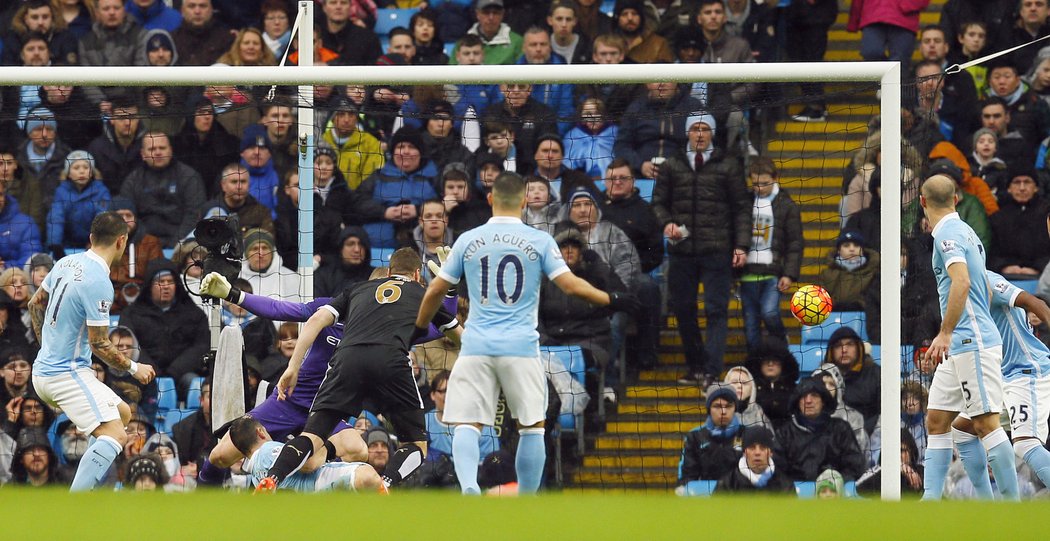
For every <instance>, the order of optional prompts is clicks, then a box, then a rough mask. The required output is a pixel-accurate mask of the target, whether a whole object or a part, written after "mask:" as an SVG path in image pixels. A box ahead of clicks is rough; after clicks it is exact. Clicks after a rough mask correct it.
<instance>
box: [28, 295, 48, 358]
mask: <svg viewBox="0 0 1050 541" xmlns="http://www.w3.org/2000/svg"><path fill="white" fill-rule="evenodd" d="M47 299H48V293H47V290H45V289H44V288H42V287H41V288H37V290H36V293H34V294H33V298H31V299H29V304H28V309H29V318H30V320H32V323H33V334H35V335H36V343H38V344H41V343H43V336H42V335H43V332H44V312H45V311H46V310H47Z"/></svg>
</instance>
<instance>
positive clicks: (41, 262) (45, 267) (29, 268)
mask: <svg viewBox="0 0 1050 541" xmlns="http://www.w3.org/2000/svg"><path fill="white" fill-rule="evenodd" d="M53 268H55V258H53V257H51V256H50V255H48V254H45V253H39V254H33V257H31V258H30V259H29V263H27V264H26V266H25V268H24V270H25V271H26V274H28V275H29V296H30V297H32V296H33V294H34V293H36V290H37V288H38V287H40V284H41V282H43V281H44V277H45V276H47V273H49V272H51V269H53Z"/></svg>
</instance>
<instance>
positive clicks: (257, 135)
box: [241, 124, 281, 220]
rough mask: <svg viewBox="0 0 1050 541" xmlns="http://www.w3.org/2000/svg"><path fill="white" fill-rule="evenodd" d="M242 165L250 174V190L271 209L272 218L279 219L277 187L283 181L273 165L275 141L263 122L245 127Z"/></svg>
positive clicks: (242, 140) (253, 195)
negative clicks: (273, 141) (271, 140)
mask: <svg viewBox="0 0 1050 541" xmlns="http://www.w3.org/2000/svg"><path fill="white" fill-rule="evenodd" d="M241 165H243V166H244V167H245V168H247V169H248V174H249V175H250V177H251V178H250V180H249V184H248V186H249V189H248V192H249V193H250V194H251V196H252V197H254V198H255V199H256V200H257V201H259V203H261V204H262V205H263V206H265V207H266V208H268V209H270V218H272V219H274V220H276V219H277V187H278V186H279V185H280V183H281V181H280V178H279V176H278V174H277V169H276V168H275V167H274V165H273V143H271V142H270V136H269V135H268V134H267V133H266V128H265V127H264V126H263V125H261V124H253V125H251V126H248V127H247V128H245V129H244V135H243V136H242V137H241Z"/></svg>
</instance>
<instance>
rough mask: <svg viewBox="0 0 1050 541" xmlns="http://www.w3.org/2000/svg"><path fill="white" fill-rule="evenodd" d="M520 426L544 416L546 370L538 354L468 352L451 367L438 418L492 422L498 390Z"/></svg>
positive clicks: (533, 422) (468, 421)
mask: <svg viewBox="0 0 1050 541" xmlns="http://www.w3.org/2000/svg"><path fill="white" fill-rule="evenodd" d="M500 389H503V395H504V396H505V397H506V398H507V407H508V408H509V409H510V412H511V415H513V416H514V418H515V419H517V420H518V423H520V424H521V425H522V426H531V425H534V424H536V423H538V422H540V421H542V420H544V419H545V418H546V416H547V374H546V372H545V371H544V370H543V365H542V364H541V363H540V358H539V357H506V356H495V357H493V356H489V355H469V356H465V357H462V356H461V357H460V358H459V359H457V360H456V364H455V366H453V367H452V375H451V376H450V377H449V380H448V389H447V391H448V392H447V394H446V395H445V411H444V413H443V416H442V419H443V420H444V422H445V423H448V424H460V423H477V424H482V425H486V426H492V424H493V423H494V422H495V420H496V403H497V402H498V401H499V392H500Z"/></svg>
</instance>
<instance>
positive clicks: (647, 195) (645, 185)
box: [634, 178, 656, 203]
mask: <svg viewBox="0 0 1050 541" xmlns="http://www.w3.org/2000/svg"><path fill="white" fill-rule="evenodd" d="M634 187H635V188H638V196H639V197H641V198H642V199H645V200H646V201H649V202H650V203H651V202H652V201H653V188H656V181H655V180H653V179H651V178H639V179H635V181H634Z"/></svg>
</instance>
